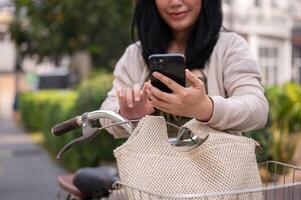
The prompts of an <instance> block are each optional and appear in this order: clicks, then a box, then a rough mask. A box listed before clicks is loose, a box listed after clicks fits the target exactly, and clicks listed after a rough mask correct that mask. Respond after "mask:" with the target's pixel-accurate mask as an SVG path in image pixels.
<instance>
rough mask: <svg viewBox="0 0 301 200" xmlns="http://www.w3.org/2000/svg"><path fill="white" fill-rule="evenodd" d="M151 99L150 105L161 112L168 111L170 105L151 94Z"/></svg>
mask: <svg viewBox="0 0 301 200" xmlns="http://www.w3.org/2000/svg"><path fill="white" fill-rule="evenodd" d="M149 98H150V100H151V102H150V104H151V105H152V106H153V107H155V108H157V109H160V110H165V111H167V110H168V104H167V103H166V102H164V101H161V100H160V99H158V98H157V97H155V96H154V95H152V94H149Z"/></svg>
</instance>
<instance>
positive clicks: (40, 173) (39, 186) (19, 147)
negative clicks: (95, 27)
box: [0, 76, 65, 200]
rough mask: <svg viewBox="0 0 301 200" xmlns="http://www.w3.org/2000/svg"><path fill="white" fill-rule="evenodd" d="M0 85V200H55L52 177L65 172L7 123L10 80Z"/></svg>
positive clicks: (21, 132)
mask: <svg viewBox="0 0 301 200" xmlns="http://www.w3.org/2000/svg"><path fill="white" fill-rule="evenodd" d="M0 82H2V83H4V82H5V84H0V96H2V97H1V99H0V199H1V200H19V199H26V200H53V199H56V192H57V184H56V177H57V176H58V175H59V174H64V173H65V172H64V170H63V169H62V168H60V167H59V166H58V165H57V164H56V163H55V162H54V161H53V160H52V159H51V158H50V157H49V156H48V154H47V152H45V150H44V149H42V148H41V147H40V146H39V145H37V144H34V143H33V142H32V140H31V138H30V137H29V136H28V135H26V134H25V133H24V132H23V130H21V129H20V128H19V127H17V126H16V124H15V123H14V120H11V118H12V114H11V108H12V105H11V103H12V99H13V93H14V89H13V85H12V84H9V83H11V82H12V78H9V77H7V78H6V79H4V77H3V76H2V77H1V78H0Z"/></svg>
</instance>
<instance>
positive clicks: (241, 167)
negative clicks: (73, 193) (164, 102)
mask: <svg viewBox="0 0 301 200" xmlns="http://www.w3.org/2000/svg"><path fill="white" fill-rule="evenodd" d="M184 127H187V128H188V129H190V130H191V131H192V132H194V133H195V134H196V135H197V136H199V137H202V138H204V135H206V134H209V138H208V139H207V141H206V142H204V143H203V144H202V145H201V146H199V147H197V148H195V149H193V150H192V151H189V152H183V151H178V150H177V149H176V148H174V147H173V146H171V145H170V144H169V143H168V142H167V141H168V136H167V129H166V122H165V119H164V118H163V117H160V116H146V117H144V118H143V119H142V120H141V121H140V122H139V124H138V126H137V128H136V129H135V131H134V132H133V134H132V135H131V136H130V138H129V139H128V140H127V141H126V143H124V144H123V145H122V146H120V147H118V148H117V149H115V151H114V155H115V157H116V160H117V164H118V170H119V175H120V179H121V181H122V182H123V183H125V184H127V185H130V186H133V187H135V188H139V189H141V190H144V191H150V192H151V193H155V194H164V195H169V194H170V195H175V194H195V193H212V192H228V191H234V190H241V189H251V188H257V187H261V180H260V176H259V171H258V167H257V163H256V156H255V146H256V142H255V141H254V140H252V139H249V138H246V137H243V136H234V135H230V134H227V133H224V132H221V131H217V130H214V129H212V128H210V127H208V126H205V125H203V124H202V123H200V122H198V121H197V120H191V121H189V122H188V123H186V124H185V125H184ZM127 192H128V198H129V199H134V198H133V197H135V194H129V193H133V192H134V191H127ZM251 195H253V196H252V197H251V198H250V196H249V195H248V199H263V197H262V195H261V194H260V193H256V194H251ZM138 199H143V196H141V197H139V198H138ZM152 199H156V198H155V197H154V198H152ZM157 199H159V195H158V198H157ZM160 199H164V198H160ZM193 199H203V198H193ZM206 199H208V198H206ZM209 199H220V198H209ZM223 199H224V198H223ZM226 199H237V197H235V198H234V197H232V198H231V197H227V198H226ZM239 199H245V198H244V196H240V197H239Z"/></svg>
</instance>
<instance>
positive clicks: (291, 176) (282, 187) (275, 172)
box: [52, 110, 301, 200]
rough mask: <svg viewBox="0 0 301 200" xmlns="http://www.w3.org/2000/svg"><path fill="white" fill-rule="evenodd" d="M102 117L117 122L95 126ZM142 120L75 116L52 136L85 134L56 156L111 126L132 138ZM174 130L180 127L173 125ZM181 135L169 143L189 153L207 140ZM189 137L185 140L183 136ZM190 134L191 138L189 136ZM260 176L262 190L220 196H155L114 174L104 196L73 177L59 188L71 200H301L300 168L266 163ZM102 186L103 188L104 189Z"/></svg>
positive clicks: (106, 180)
mask: <svg viewBox="0 0 301 200" xmlns="http://www.w3.org/2000/svg"><path fill="white" fill-rule="evenodd" d="M100 118H108V119H111V120H112V121H113V122H114V123H113V124H111V125H108V126H104V127H100V128H98V127H93V126H92V124H93V123H92V122H93V121H95V120H99V119H100ZM138 121H139V120H132V121H129V120H126V119H124V118H123V117H122V116H120V115H118V114H116V113H114V112H112V111H107V110H96V111H92V112H88V113H84V114H82V115H81V116H76V117H74V118H72V119H70V120H67V121H65V122H63V123H60V124H58V125H56V126H54V127H53V129H52V133H53V134H54V135H56V136H59V135H62V134H65V133H67V132H68V131H71V130H73V129H76V128H80V127H82V133H83V135H82V136H81V137H79V138H76V139H74V140H73V141H71V142H69V143H68V144H67V145H65V146H64V147H63V148H62V149H61V150H60V152H59V153H58V155H57V159H61V157H62V155H63V154H64V153H65V152H66V151H67V150H69V149H70V148H71V147H72V146H73V145H75V144H77V143H80V142H82V141H85V140H87V139H90V138H92V137H94V136H95V135H96V134H98V133H99V130H102V129H105V128H109V127H112V126H117V125H118V126H122V127H123V128H124V129H125V130H126V131H127V133H128V134H129V135H130V134H131V133H132V132H133V131H134V129H135V126H134V125H133V123H136V122H138ZM170 125H171V126H174V127H175V128H179V127H177V126H175V125H173V124H170ZM179 133H180V134H179V136H178V137H177V138H171V139H170V140H169V143H170V144H171V145H174V146H181V147H186V148H187V149H188V150H191V149H193V148H196V147H198V146H199V145H201V144H202V143H203V142H204V141H205V140H206V138H198V137H197V136H195V135H194V134H193V133H191V132H189V131H187V130H185V129H182V130H181V128H180V129H179ZM185 134H186V136H185V137H183V136H184V135H185ZM187 134H188V137H187ZM258 167H259V171H260V175H261V177H262V182H263V184H262V187H259V188H253V189H248V190H237V191H227V192H220V193H206V194H204V193H195V194H189V195H188V194H173V195H170V194H155V193H152V192H149V191H145V190H141V189H139V188H136V187H132V186H130V185H127V184H125V183H123V182H121V181H119V180H118V176H117V173H116V174H115V175H112V176H111V175H109V174H107V175H105V174H106V173H105V171H104V170H103V171H102V172H103V177H102V178H100V179H98V181H99V184H98V185H99V187H100V190H99V191H102V192H101V194H97V193H95V194H85V193H83V192H81V191H80V190H78V188H76V186H75V185H74V183H73V178H74V174H72V175H65V176H60V177H58V182H59V186H60V188H61V189H63V190H65V191H67V192H68V193H69V195H68V197H67V198H68V199H77V200H79V199H101V198H103V197H106V198H108V199H112V198H114V199H120V200H122V199H127V198H128V199H177V200H181V199H182V200H186V199H251V198H252V194H260V195H262V197H263V199H267V200H269V199H277V200H278V199H279V200H286V199H288V200H290V199H292V200H297V199H298V200H300V199H301V168H299V167H296V166H293V165H289V164H285V163H281V162H277V161H266V162H264V163H260V164H259V165H258ZM101 185H102V186H101Z"/></svg>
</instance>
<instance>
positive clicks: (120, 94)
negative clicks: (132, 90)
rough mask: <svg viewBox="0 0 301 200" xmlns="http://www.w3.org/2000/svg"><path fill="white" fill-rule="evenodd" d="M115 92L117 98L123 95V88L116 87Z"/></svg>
mask: <svg viewBox="0 0 301 200" xmlns="http://www.w3.org/2000/svg"><path fill="white" fill-rule="evenodd" d="M116 93H117V96H118V97H119V98H121V97H124V95H125V94H124V90H123V89H122V88H119V89H117V90H116Z"/></svg>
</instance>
